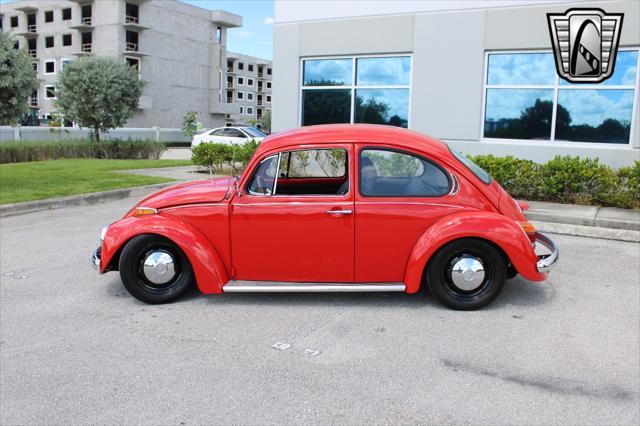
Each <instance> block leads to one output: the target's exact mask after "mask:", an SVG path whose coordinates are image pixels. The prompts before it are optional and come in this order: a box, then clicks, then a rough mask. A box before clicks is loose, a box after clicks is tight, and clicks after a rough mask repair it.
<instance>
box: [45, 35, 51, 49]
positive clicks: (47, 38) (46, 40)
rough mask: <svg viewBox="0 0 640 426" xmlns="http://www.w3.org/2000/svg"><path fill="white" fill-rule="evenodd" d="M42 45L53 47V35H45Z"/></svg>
mask: <svg viewBox="0 0 640 426" xmlns="http://www.w3.org/2000/svg"><path fill="white" fill-rule="evenodd" d="M44 47H46V48H51V47H53V36H49V37H45V38H44Z"/></svg>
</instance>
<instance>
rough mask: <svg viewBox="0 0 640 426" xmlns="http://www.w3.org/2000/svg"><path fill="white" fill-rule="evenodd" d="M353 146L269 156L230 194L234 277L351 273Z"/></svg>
mask: <svg viewBox="0 0 640 426" xmlns="http://www.w3.org/2000/svg"><path fill="white" fill-rule="evenodd" d="M352 163H353V161H352V146H351V145H350V144H336V145H331V146H327V145H319V146H314V145H305V148H304V149H300V150H295V149H289V150H283V151H282V152H277V153H270V154H266V155H265V157H264V158H262V159H261V160H260V162H259V163H258V165H257V166H256V167H255V168H254V170H253V171H252V172H251V175H250V176H249V178H248V179H247V180H246V182H244V183H243V187H242V188H241V192H240V195H236V196H235V197H234V199H233V200H232V213H231V226H230V232H231V250H232V262H233V271H232V275H233V277H234V279H237V280H264V281H288V282H344V283H351V282H353V279H354V263H353V262H354V217H353V203H354V199H353V179H351V178H350V177H351V176H352V175H353V171H352V169H353V165H352Z"/></svg>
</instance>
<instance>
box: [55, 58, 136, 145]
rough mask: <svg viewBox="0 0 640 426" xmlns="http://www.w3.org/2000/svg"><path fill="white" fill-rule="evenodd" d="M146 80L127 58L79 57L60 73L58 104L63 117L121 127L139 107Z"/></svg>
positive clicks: (97, 129)
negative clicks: (139, 77) (139, 75)
mask: <svg viewBox="0 0 640 426" xmlns="http://www.w3.org/2000/svg"><path fill="white" fill-rule="evenodd" d="M143 87H144V83H143V82H142V81H140V80H139V79H138V71H137V70H136V69H135V68H133V67H132V66H130V65H129V64H128V63H127V62H126V61H125V60H123V59H117V58H108V57H87V58H80V59H77V60H75V61H73V62H71V63H69V64H67V65H65V67H64V68H63V70H62V72H61V73H60V76H59V77H58V86H57V90H56V96H57V98H58V100H57V101H56V106H57V108H58V109H59V110H60V112H61V113H62V114H63V115H64V117H65V118H66V119H68V120H72V121H75V122H76V123H78V124H79V125H80V126H82V127H89V128H91V129H93V134H94V138H95V140H96V142H100V131H103V132H105V131H107V130H109V129H114V128H116V127H122V126H124V124H125V123H126V122H127V120H128V119H130V118H131V117H133V116H134V115H135V114H136V112H137V111H138V101H139V99H140V96H141V95H142V89H143Z"/></svg>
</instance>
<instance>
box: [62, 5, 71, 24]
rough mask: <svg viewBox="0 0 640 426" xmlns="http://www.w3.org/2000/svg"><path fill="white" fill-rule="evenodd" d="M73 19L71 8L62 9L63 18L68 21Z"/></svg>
mask: <svg viewBox="0 0 640 426" xmlns="http://www.w3.org/2000/svg"><path fill="white" fill-rule="evenodd" d="M70 19H71V8H70V7H67V8H66V9H62V20H63V21H68V20H70Z"/></svg>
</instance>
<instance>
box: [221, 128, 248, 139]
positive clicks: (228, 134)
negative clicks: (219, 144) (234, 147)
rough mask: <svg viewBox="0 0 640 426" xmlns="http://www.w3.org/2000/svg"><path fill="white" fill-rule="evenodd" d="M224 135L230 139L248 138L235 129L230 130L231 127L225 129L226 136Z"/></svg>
mask: <svg viewBox="0 0 640 426" xmlns="http://www.w3.org/2000/svg"><path fill="white" fill-rule="evenodd" d="M224 135H225V136H226V137H229V138H244V137H246V136H245V135H244V133H242V132H241V131H240V130H238V129H233V128H230V127H227V128H226V129H225V134H224Z"/></svg>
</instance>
